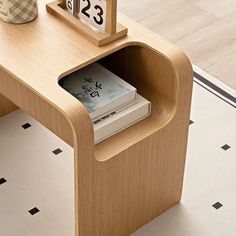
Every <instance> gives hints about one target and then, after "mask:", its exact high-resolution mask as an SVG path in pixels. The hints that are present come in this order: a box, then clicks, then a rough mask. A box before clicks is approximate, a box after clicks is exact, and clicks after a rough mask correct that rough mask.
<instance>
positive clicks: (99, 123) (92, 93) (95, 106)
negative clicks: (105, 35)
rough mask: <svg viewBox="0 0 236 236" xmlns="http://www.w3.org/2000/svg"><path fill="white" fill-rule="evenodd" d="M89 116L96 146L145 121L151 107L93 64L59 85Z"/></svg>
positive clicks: (122, 82) (117, 79)
mask: <svg viewBox="0 0 236 236" xmlns="http://www.w3.org/2000/svg"><path fill="white" fill-rule="evenodd" d="M59 84H60V86H61V87H62V88H64V89H65V90H66V91H68V92H69V93H70V94H72V95H73V96H74V97H76V98H77V99H78V100H79V101H80V102H81V103H83V105H84V106H85V107H86V109H87V110H88V112H89V115H90V118H91V120H92V122H93V126H94V142H95V143H99V142H101V141H103V140H104V139H106V138H108V137H110V136H112V135H114V134H116V133H117V132H120V131H121V130H123V129H125V128H127V127H129V126H131V125H133V124H134V123H136V122H138V121H140V120H142V119H144V118H145V117H147V116H148V115H150V112H151V103H150V102H149V101H147V100H146V99H145V98H143V97H142V96H141V95H139V94H138V93H137V90H136V88H134V87H133V86H132V85H130V84H128V83H127V82H125V81H124V80H123V79H121V78H120V77H118V76H116V75H115V74H114V73H112V72H111V71H109V70H107V69H106V68H105V67H103V66H101V65H100V64H98V63H93V64H91V65H89V66H87V67H85V68H83V69H81V70H79V71H76V72H74V73H73V74H70V75H68V76H66V77H64V78H63V79H61V80H60V81H59Z"/></svg>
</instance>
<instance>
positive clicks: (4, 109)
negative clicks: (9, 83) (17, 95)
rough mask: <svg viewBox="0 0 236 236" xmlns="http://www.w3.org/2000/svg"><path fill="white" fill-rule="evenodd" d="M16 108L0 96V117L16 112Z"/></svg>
mask: <svg viewBox="0 0 236 236" xmlns="http://www.w3.org/2000/svg"><path fill="white" fill-rule="evenodd" d="M16 109H17V107H16V106H15V105H14V104H13V103H12V102H10V101H9V100H8V99H6V98H5V97H4V96H3V95H1V94H0V117H1V116H4V115H6V114H8V113H9V112H12V111H14V110H16Z"/></svg>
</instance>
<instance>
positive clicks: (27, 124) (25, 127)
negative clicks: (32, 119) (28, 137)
mask: <svg viewBox="0 0 236 236" xmlns="http://www.w3.org/2000/svg"><path fill="white" fill-rule="evenodd" d="M21 127H22V128H23V129H28V128H29V127H31V124H29V123H26V124H24V125H22V126H21Z"/></svg>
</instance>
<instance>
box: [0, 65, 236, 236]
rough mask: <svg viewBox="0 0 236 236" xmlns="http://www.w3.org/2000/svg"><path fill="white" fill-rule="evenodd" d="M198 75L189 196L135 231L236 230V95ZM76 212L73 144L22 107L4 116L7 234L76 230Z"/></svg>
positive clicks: (160, 235) (205, 233)
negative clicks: (206, 82) (226, 147)
mask: <svg viewBox="0 0 236 236" xmlns="http://www.w3.org/2000/svg"><path fill="white" fill-rule="evenodd" d="M195 71H197V72H198V73H199V74H201V75H202V76H203V77H205V78H207V79H208V80H210V81H212V82H213V83H214V84H216V85H217V86H218V87H220V88H223V89H224V90H225V91H227V92H228V93H229V94H231V95H232V98H233V99H235V97H236V92H234V91H233V90H231V89H229V88H227V87H226V86H224V85H223V84H221V83H220V82H218V81H217V80H215V79H214V78H212V77H210V76H209V75H207V74H206V73H204V72H203V71H201V70H199V69H198V68H195ZM198 77H199V76H198ZM195 80H196V82H195V83H194V93H193V105H192V114H191V120H192V121H193V122H194V123H193V124H191V125H190V135H189V144H188V155H187V164H186V173H185V182H184V191H183V198H182V202H181V204H179V205H177V206H175V207H173V208H172V209H170V210H169V211H167V212H166V213H164V214H163V215H161V216H160V217H158V218H157V219H155V220H154V221H152V222H151V223H149V224H148V225H146V226H144V227H143V228H142V229H140V230H139V231H137V232H136V233H135V234H133V236H218V235H219V236H235V235H236V224H235V223H236V181H235V179H236V102H235V101H231V100H230V97H229V96H228V98H225V97H222V96H221V95H220V92H222V91H218V92H216V91H215V90H214V89H212V88H210V87H208V86H206V85H205V84H204V83H203V82H202V81H201V80H202V79H201V78H200V79H195ZM202 86H203V87H202ZM204 87H205V88H204ZM208 90H209V91H208ZM213 93H215V94H213ZM222 99H224V100H225V101H224V100H222ZM26 123H29V124H30V125H31V127H29V128H27V129H24V128H22V125H23V124H26ZM38 140H42V141H41V142H38ZM225 144H227V145H229V146H230V148H229V149H227V150H223V149H222V148H221V147H222V146H224V145H225ZM58 148H59V149H60V150H62V152H61V153H59V154H57V155H55V154H54V153H53V151H54V150H56V149H58ZM4 180H6V182H4ZM217 202H219V203H221V204H222V205H223V206H222V207H220V208H219V209H218V210H217V209H215V208H214V207H213V206H212V205H213V204H215V203H217ZM35 207H36V208H37V209H38V210H39V212H37V213H36V214H34V215H31V214H30V213H29V212H28V211H29V210H31V209H34V208H35ZM73 218H74V212H73V150H72V148H71V147H69V146H68V145H67V144H66V143H64V142H63V141H62V140H60V139H59V138H58V137H56V136H55V135H54V134H52V133H51V132H50V131H48V130H47V129H45V128H44V127H43V126H42V125H41V124H39V123H38V122H37V121H35V120H34V119H32V118H31V117H30V116H28V115H27V114H26V113H24V112H23V111H21V110H17V111H15V112H13V113H11V114H9V115H7V116H5V117H2V118H0V236H48V235H50V236H69V235H74V221H73Z"/></svg>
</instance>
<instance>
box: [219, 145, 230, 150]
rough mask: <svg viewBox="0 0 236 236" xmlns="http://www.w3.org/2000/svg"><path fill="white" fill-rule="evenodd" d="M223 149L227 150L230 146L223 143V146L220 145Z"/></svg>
mask: <svg viewBox="0 0 236 236" xmlns="http://www.w3.org/2000/svg"><path fill="white" fill-rule="evenodd" d="M221 148H222V149H223V150H225V151H227V150H228V149H230V148H231V147H230V146H229V145H228V144H225V145H224V146H222V147H221Z"/></svg>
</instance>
